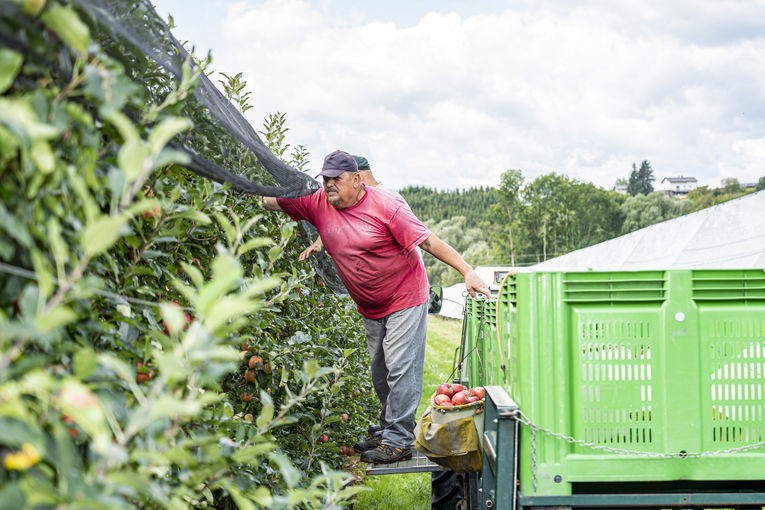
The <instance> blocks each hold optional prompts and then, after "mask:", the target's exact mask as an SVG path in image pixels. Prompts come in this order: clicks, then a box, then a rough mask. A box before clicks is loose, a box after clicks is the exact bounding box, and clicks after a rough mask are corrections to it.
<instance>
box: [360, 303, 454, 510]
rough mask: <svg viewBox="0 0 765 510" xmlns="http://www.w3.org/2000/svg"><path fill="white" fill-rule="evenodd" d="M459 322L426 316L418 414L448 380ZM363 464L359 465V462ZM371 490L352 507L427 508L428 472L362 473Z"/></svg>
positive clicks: (381, 509) (367, 509)
mask: <svg viewBox="0 0 765 510" xmlns="http://www.w3.org/2000/svg"><path fill="white" fill-rule="evenodd" d="M461 334H462V322H461V321H459V320H454V319H445V318H442V317H441V316H438V315H430V316H429V317H428V345H427V349H426V351H425V373H424V378H423V385H422V399H421V400H420V406H419V407H418V409H417V416H418V417H419V416H420V415H421V414H422V412H423V411H425V409H426V408H427V407H428V399H429V398H430V396H431V395H432V394H433V392H434V391H435V390H436V387H437V386H438V385H439V384H441V383H442V382H447V381H449V379H448V378H449V375H450V374H451V372H452V360H453V358H454V349H455V348H456V347H457V346H458V345H459V343H460V335H461ZM362 466H363V464H362ZM364 481H365V483H366V485H367V487H370V488H371V489H372V490H371V491H370V492H365V493H362V494H360V495H359V497H358V500H357V501H356V502H355V503H354V505H353V508H354V509H355V510H399V509H400V510H419V509H429V508H430V473H407V474H401V475H383V476H365V477H364Z"/></svg>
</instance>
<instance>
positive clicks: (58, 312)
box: [35, 306, 77, 333]
mask: <svg viewBox="0 0 765 510" xmlns="http://www.w3.org/2000/svg"><path fill="white" fill-rule="evenodd" d="M76 318H77V314H76V313H74V312H73V311H72V310H70V309H69V308H66V307H65V306H58V307H56V308H54V309H53V310H51V311H50V312H48V313H47V314H45V315H38V316H37V317H35V325H36V326H37V329H39V330H40V331H42V332H43V333H47V332H49V331H54V330H56V329H58V328H60V327H63V326H66V325H67V324H69V323H70V322H72V321H73V320H75V319H76Z"/></svg>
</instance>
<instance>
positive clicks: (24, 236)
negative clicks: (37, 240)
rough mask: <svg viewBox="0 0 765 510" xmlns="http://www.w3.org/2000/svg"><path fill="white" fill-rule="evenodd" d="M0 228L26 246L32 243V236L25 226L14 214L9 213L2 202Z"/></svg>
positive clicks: (0, 205)
mask: <svg viewBox="0 0 765 510" xmlns="http://www.w3.org/2000/svg"><path fill="white" fill-rule="evenodd" d="M0 228H2V229H3V230H5V231H6V232H7V233H8V234H9V235H10V236H11V237H13V238H14V239H16V240H17V241H18V242H20V243H21V244H22V245H24V246H25V247H26V248H29V247H30V245H31V244H32V237H31V236H30V235H29V231H28V230H27V227H26V226H25V225H24V224H23V223H22V222H21V221H19V219H18V218H17V217H16V216H15V215H13V214H11V213H9V212H8V211H7V210H6V209H5V206H4V205H3V204H0Z"/></svg>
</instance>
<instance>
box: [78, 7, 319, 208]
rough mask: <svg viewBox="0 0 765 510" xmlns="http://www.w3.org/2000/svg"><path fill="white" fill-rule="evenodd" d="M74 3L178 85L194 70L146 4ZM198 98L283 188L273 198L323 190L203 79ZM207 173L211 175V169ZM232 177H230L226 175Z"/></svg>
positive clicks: (273, 191) (253, 189)
mask: <svg viewBox="0 0 765 510" xmlns="http://www.w3.org/2000/svg"><path fill="white" fill-rule="evenodd" d="M73 3H74V4H75V5H78V6H80V7H81V8H82V9H83V10H84V11H85V12H87V13H89V14H91V15H92V16H94V17H95V18H96V19H97V20H98V21H99V22H100V23H101V25H103V26H104V27H105V28H107V30H108V32H109V33H111V34H113V35H115V36H118V37H119V38H120V39H122V40H124V41H126V42H128V43H129V44H130V45H131V46H133V47H134V48H137V49H138V50H139V51H141V52H142V53H143V54H144V55H146V56H148V57H150V58H151V59H152V60H154V61H155V62H157V64H159V65H160V66H162V67H163V68H164V69H165V70H167V71H169V72H170V73H172V74H173V75H174V76H175V78H176V79H178V80H180V79H181V77H182V76H183V66H184V65H185V64H190V65H191V66H192V68H194V67H196V64H195V63H194V62H193V59H191V58H190V55H189V53H188V52H187V51H186V49H185V48H184V47H183V46H182V45H181V44H180V43H179V42H178V40H177V39H176V38H175V36H173V34H172V33H171V32H170V29H169V28H168V27H167V25H166V24H165V22H164V21H162V19H161V18H160V17H159V16H158V15H157V13H156V11H155V10H154V7H152V5H151V4H150V3H149V2H148V1H147V0H143V1H140V2H137V3H132V2H125V1H124V0H74V2H73ZM194 96H195V97H196V98H197V99H198V100H199V101H200V102H201V103H202V104H203V105H204V106H205V107H206V108H207V109H208V110H209V111H210V114H211V115H212V118H213V119H214V121H215V122H217V123H219V124H220V125H221V126H222V127H223V128H225V130H226V131H228V132H229V133H230V134H231V135H232V136H234V137H235V138H236V139H237V140H239V141H240V142H241V143H242V144H244V145H245V147H247V148H248V149H249V150H251V151H252V153H253V154H255V156H256V157H257V158H258V161H260V163H261V164H262V165H263V168H264V169H265V170H266V171H267V172H268V173H269V174H271V176H273V178H274V179H275V180H276V182H277V183H279V187H278V188H277V187H274V188H271V189H270V193H271V195H270V196H279V197H289V198H292V197H299V196H303V195H308V194H310V193H313V192H314V191H316V190H317V189H319V187H320V186H319V184H318V183H317V182H316V181H315V180H314V179H312V178H311V177H310V176H309V175H307V174H305V173H303V172H300V171H298V170H295V169H294V168H292V167H290V166H289V165H287V164H286V163H284V162H283V161H281V160H280V159H279V158H277V157H276V156H274V154H273V153H272V152H271V151H270V150H268V147H266V146H265V144H264V143H263V142H262V141H261V140H260V138H259V137H258V135H257V134H256V133H255V130H254V129H253V128H252V126H251V125H250V123H249V122H247V120H246V119H245V118H244V116H242V114H241V113H239V111H238V110H237V109H236V108H235V107H234V106H233V105H232V104H231V102H230V101H229V100H228V99H227V98H226V96H224V95H223V94H222V93H221V92H220V91H219V90H218V89H217V88H216V87H215V85H213V83H212V82H211V81H210V79H209V78H208V77H207V76H206V75H205V74H204V73H202V74H201V76H200V77H199V84H198V85H197V86H196V87H195V88H194ZM196 160H197V161H198V160H199V158H196ZM192 169H193V170H196V168H192ZM220 170H221V171H223V172H226V171H225V170H223V169H220ZM205 171H208V172H209V171H210V167H209V165H208V167H207V168H206V170H205ZM228 175H229V176H231V175H232V174H231V173H230V172H228ZM220 177H222V176H220ZM225 180H227V181H228V182H231V181H229V180H228V179H225ZM231 184H232V185H234V187H235V188H237V189H241V191H244V192H246V193H257V194H261V191H260V189H259V188H258V185H257V184H254V187H253V185H250V186H249V187H248V189H244V188H239V184H242V183H241V182H238V183H234V182H231Z"/></svg>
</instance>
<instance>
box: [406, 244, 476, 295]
mask: <svg viewBox="0 0 765 510" xmlns="http://www.w3.org/2000/svg"><path fill="white" fill-rule="evenodd" d="M420 248H422V249H423V250H425V251H426V252H428V253H430V254H431V255H433V256H434V257H435V258H437V259H438V260H440V261H441V262H443V263H444V264H448V265H450V266H452V267H453V268H454V269H456V270H457V271H459V272H460V274H461V275H462V276H463V277H464V278H465V287H467V291H468V292H469V293H470V296H471V297H473V298H475V297H476V292H480V293H482V294H484V295H486V296H487V297H490V296H491V291H490V290H489V288H488V287H487V286H486V284H485V283H484V282H483V280H481V277H480V276H478V273H476V272H475V269H473V268H472V267H471V265H470V264H468V263H467V262H465V259H463V258H462V255H460V254H459V253H457V250H455V249H454V248H452V247H451V246H449V245H448V244H447V243H445V242H443V241H442V240H441V239H439V238H438V236H436V234H430V236H428V238H427V239H425V240H424V241H423V242H422V243H420Z"/></svg>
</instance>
